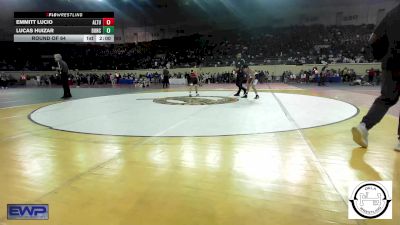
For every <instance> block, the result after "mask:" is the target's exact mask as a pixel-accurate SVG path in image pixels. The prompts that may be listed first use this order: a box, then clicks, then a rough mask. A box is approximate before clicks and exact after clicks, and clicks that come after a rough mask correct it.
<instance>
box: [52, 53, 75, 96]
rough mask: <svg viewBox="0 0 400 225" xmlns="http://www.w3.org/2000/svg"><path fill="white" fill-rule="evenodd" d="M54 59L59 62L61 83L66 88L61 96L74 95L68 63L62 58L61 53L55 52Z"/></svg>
mask: <svg viewBox="0 0 400 225" xmlns="http://www.w3.org/2000/svg"><path fill="white" fill-rule="evenodd" d="M54 60H55V61H56V62H57V70H58V72H59V74H60V76H61V83H62V86H63V89H64V95H63V96H62V97H61V98H63V99H66V98H71V97H72V95H71V91H70V89H69V84H68V65H67V63H66V62H65V61H64V60H62V56H61V55H60V54H55V55H54Z"/></svg>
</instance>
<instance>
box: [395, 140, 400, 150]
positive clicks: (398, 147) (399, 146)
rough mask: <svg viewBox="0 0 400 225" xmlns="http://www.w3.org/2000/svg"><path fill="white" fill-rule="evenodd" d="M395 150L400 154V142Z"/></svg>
mask: <svg viewBox="0 0 400 225" xmlns="http://www.w3.org/2000/svg"><path fill="white" fill-rule="evenodd" d="M394 150H395V151H398V152H400V142H399V143H398V144H397V146H396V147H395V148H394Z"/></svg>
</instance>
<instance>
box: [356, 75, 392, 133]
mask: <svg viewBox="0 0 400 225" xmlns="http://www.w3.org/2000/svg"><path fill="white" fill-rule="evenodd" d="M397 86H398V82H397V81H395V80H393V78H392V72H390V71H387V70H384V71H383V74H382V86H381V96H379V97H378V98H377V99H375V102H374V104H373V105H372V107H371V108H370V109H369V111H368V113H367V115H365V116H364V118H363V119H362V122H363V123H365V125H366V127H367V129H368V130H369V129H371V128H372V127H374V126H375V125H376V124H377V123H379V121H381V119H382V118H383V117H384V116H385V114H386V112H387V111H388V110H389V108H390V107H392V106H393V105H395V104H396V103H397V101H398V100H399V89H398V87H397ZM398 130H399V133H398V134H399V135H400V127H399V129H398Z"/></svg>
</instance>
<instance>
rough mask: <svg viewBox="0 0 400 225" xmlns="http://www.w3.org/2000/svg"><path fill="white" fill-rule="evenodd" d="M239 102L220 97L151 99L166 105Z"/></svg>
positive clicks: (234, 99) (235, 99)
mask: <svg viewBox="0 0 400 225" xmlns="http://www.w3.org/2000/svg"><path fill="white" fill-rule="evenodd" d="M237 101H239V100H238V99H237V98H231V97H222V96H201V97H189V96H177V97H165V98H156V99H153V102H155V103H159V104H166V105H217V104H227V103H233V102H237Z"/></svg>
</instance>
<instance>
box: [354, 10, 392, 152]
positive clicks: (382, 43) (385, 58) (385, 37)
mask: <svg viewBox="0 0 400 225" xmlns="http://www.w3.org/2000/svg"><path fill="white" fill-rule="evenodd" d="M399 27H400V5H398V6H396V7H395V8H394V9H393V10H392V11H390V12H389V13H388V14H387V15H386V16H385V18H384V19H383V20H382V21H381V22H380V23H379V25H378V26H377V27H376V29H375V31H374V33H373V34H372V35H371V37H370V39H369V43H370V44H371V46H372V50H373V55H374V58H375V59H378V60H382V86H381V95H380V96H379V97H378V98H377V99H375V102H374V103H373V105H372V107H371V108H370V109H369V111H368V113H367V115H365V116H364V118H363V119H362V121H361V123H360V124H359V125H358V126H356V127H353V128H352V134H353V140H354V142H356V143H357V144H359V145H360V146H362V147H364V148H366V147H368V130H370V129H371V128H372V127H374V126H375V125H376V124H377V123H379V122H380V121H381V119H382V118H383V117H384V116H385V114H386V112H387V111H388V110H389V108H390V107H391V106H393V105H395V104H396V103H397V102H398V100H399V95H400V29H399ZM398 138H400V124H399V127H398ZM395 150H397V151H400V142H399V144H398V145H397V146H396V147H395Z"/></svg>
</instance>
